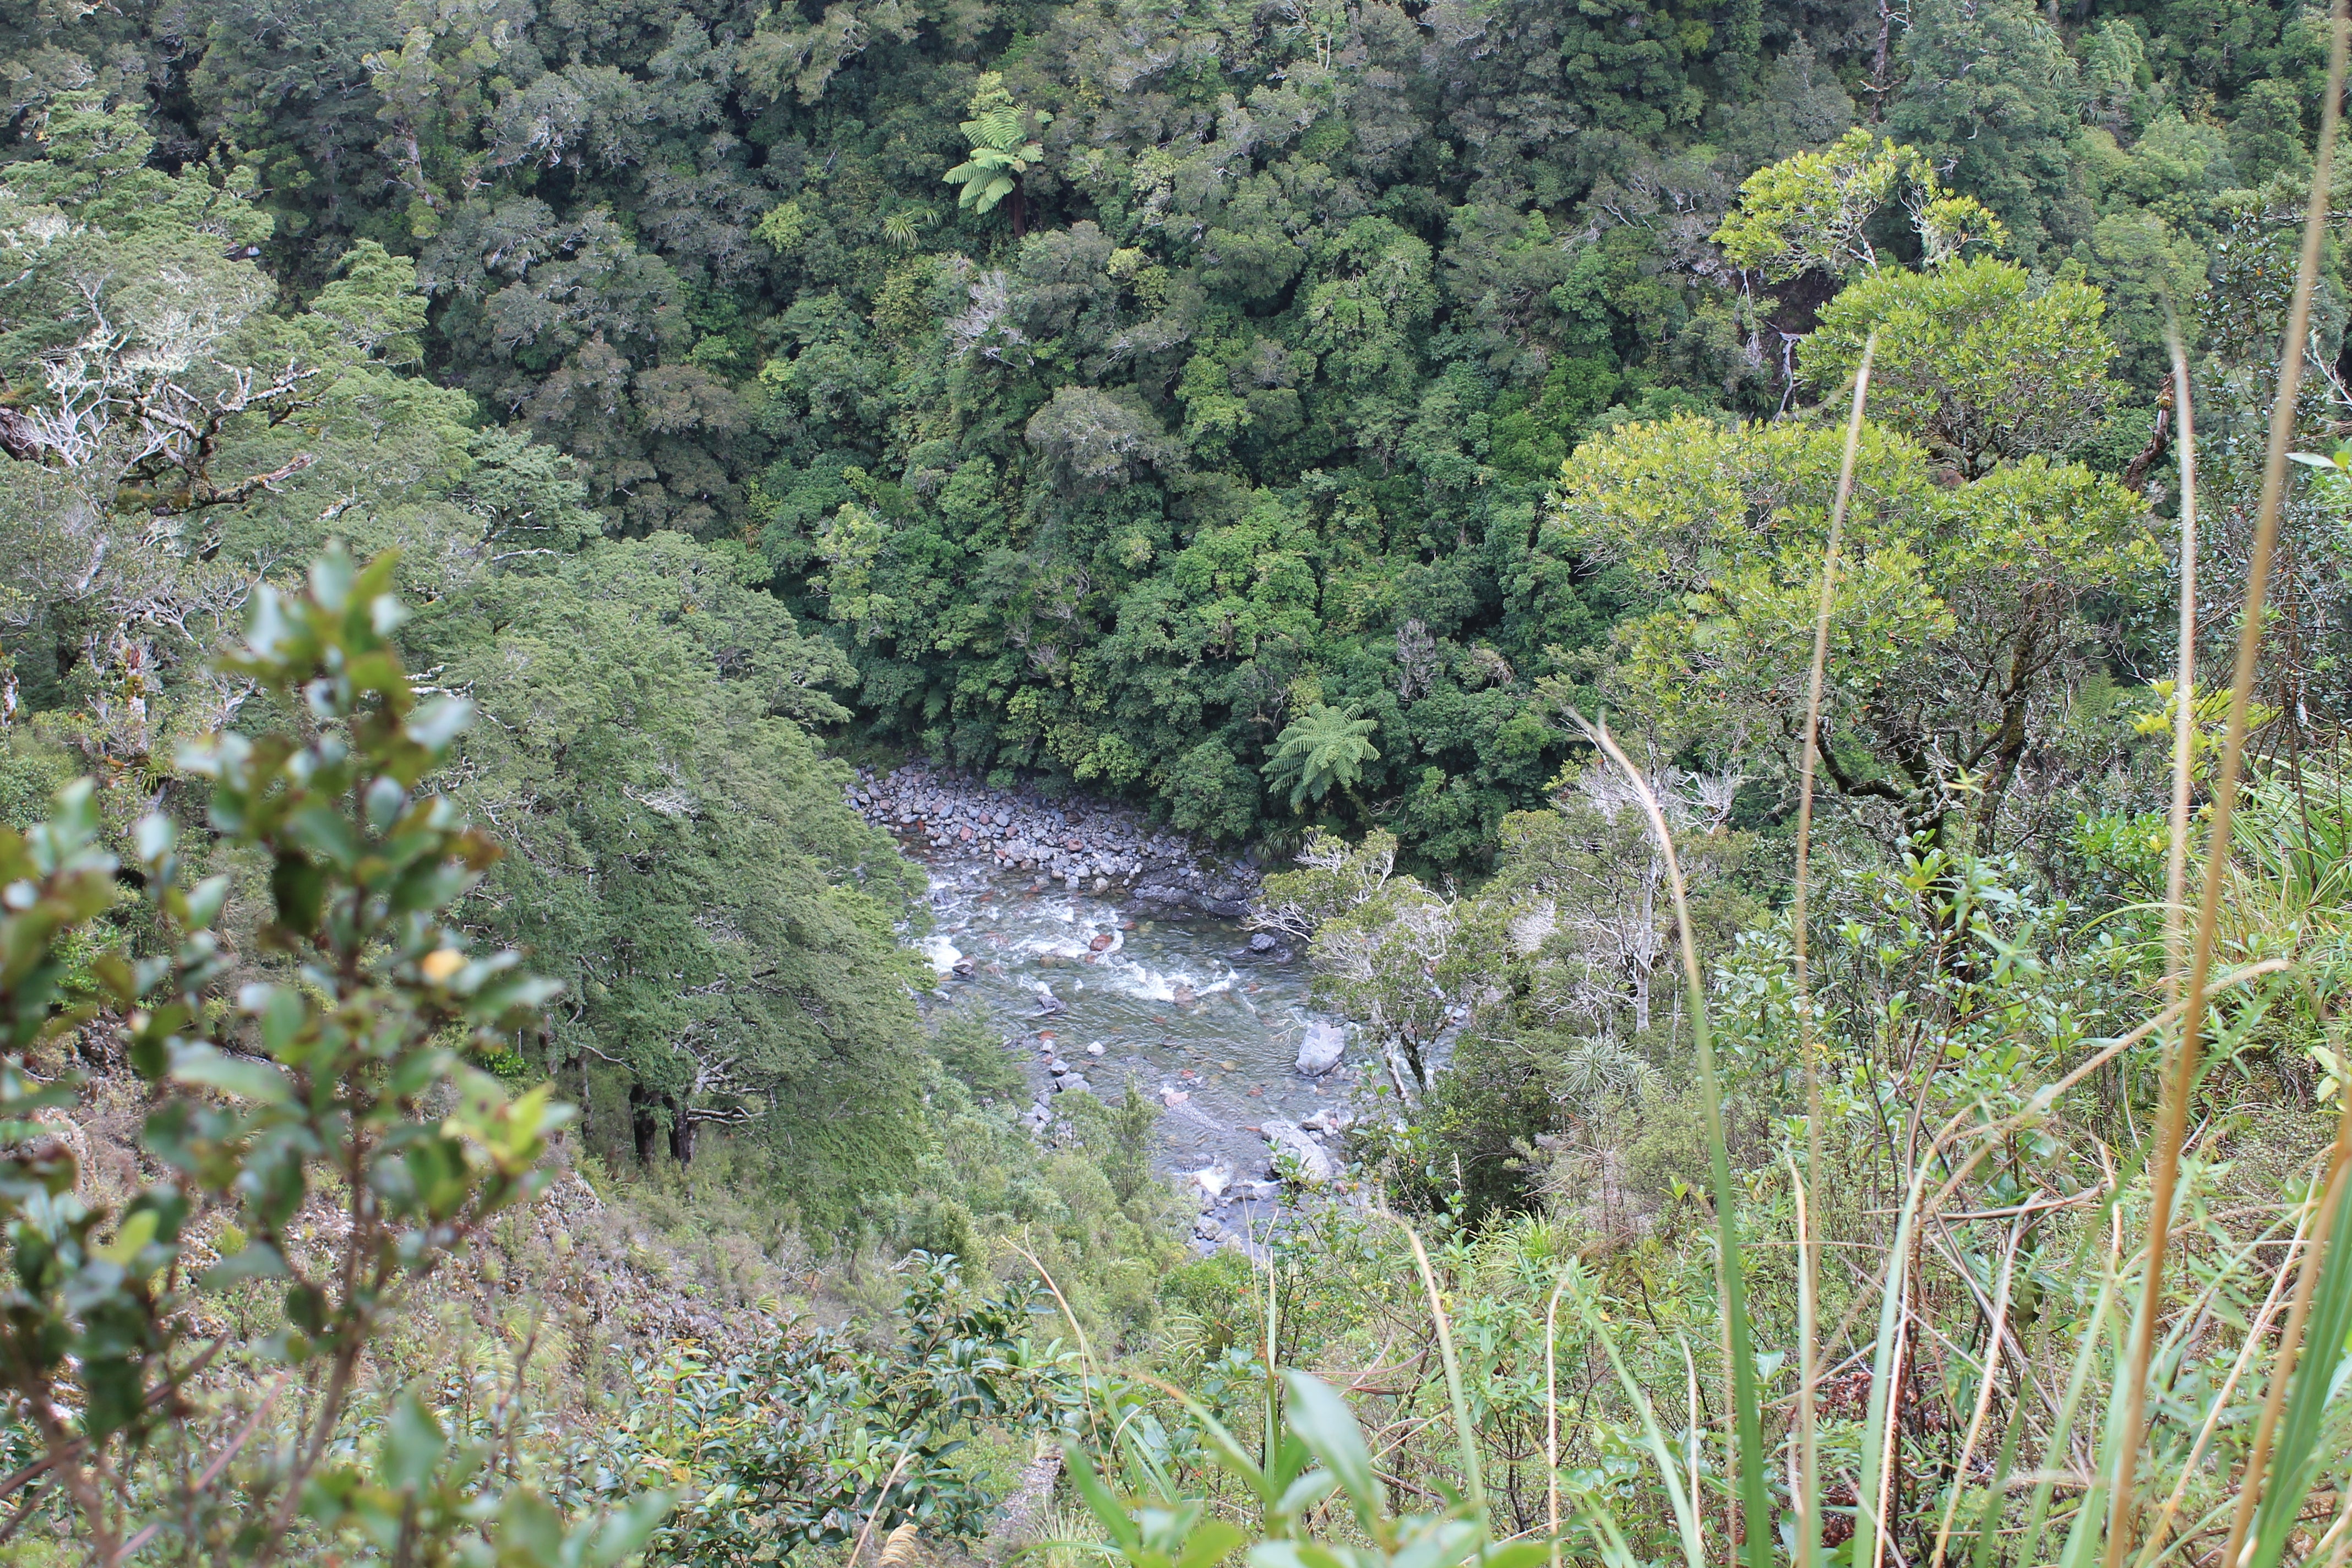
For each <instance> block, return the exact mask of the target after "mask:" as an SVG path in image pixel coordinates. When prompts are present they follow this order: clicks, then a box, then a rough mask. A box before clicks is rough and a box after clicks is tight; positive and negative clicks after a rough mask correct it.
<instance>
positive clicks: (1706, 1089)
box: [1585, 724, 1859, 1568]
mask: <svg viewBox="0 0 2352 1568" xmlns="http://www.w3.org/2000/svg"><path fill="white" fill-rule="evenodd" d="M1585 732H1586V733H1587V734H1588V735H1590V736H1591V738H1592V740H1593V742H1594V743H1595V744H1596V745H1598V746H1599V747H1600V748H1601V750H1602V751H1603V752H1606V753H1608V756H1609V760H1610V761H1611V762H1612V763H1615V764H1616V765H1617V766H1618V768H1619V769H1621V770H1622V772H1623V773H1624V774H1625V777H1626V780H1627V782H1629V783H1630V784H1632V785H1633V793H1634V795H1635V796H1636V797H1637V798H1638V799H1639V800H1640V801H1641V803H1642V810H1643V814H1644V815H1645V816H1648V817H1649V819H1650V832H1651V834H1652V835H1653V836H1654V837H1655V838H1656V839H1657V841H1658V854H1659V856H1660V858H1663V859H1664V861H1665V864H1666V884H1667V887H1668V889H1670V890H1671V891H1672V892H1673V894H1674V908H1675V930H1676V931H1678V932H1679V933H1680V934H1681V937H1682V957H1683V982H1684V984H1685V985H1686V986H1687V987H1688V988H1689V992H1690V1008H1691V1037H1692V1041H1693V1043H1694V1045H1695V1046H1696V1050H1697V1054H1698V1077H1699V1098H1700V1100H1701V1102H1702V1104H1703V1105H1704V1106H1705V1108H1706V1143H1707V1156H1708V1163H1709V1165H1710V1167H1711V1173H1712V1175H1713V1177H1714V1182H1713V1185H1714V1188H1715V1218H1716V1237H1717V1239H1716V1279H1717V1286H1718V1293H1719V1296H1720V1299H1721V1301H1720V1304H1721V1306H1722V1309H1723V1323H1724V1338H1725V1339H1726V1340H1727V1342H1728V1345H1729V1349H1730V1354H1731V1379H1730V1381H1731V1388H1730V1391H1729V1392H1730V1394H1731V1409H1732V1424H1733V1430H1734V1434H1735V1445H1736V1447H1735V1456H1734V1463H1735V1465H1736V1466H1737V1468H1738V1487H1739V1502H1740V1518H1741V1521H1742V1523H1743V1525H1744V1526H1745V1534H1746V1536H1747V1540H1746V1541H1745V1542H1743V1543H1742V1553H1743V1555H1745V1556H1746V1558H1747V1559H1748V1563H1749V1564H1750V1568H1771V1564H1772V1513H1771V1506H1770V1502H1769V1497H1768V1494H1767V1492H1766V1475H1765V1472H1766V1467H1767V1466H1768V1464H1769V1460H1768V1459H1767V1458H1766V1457H1765V1453H1764V1418H1763V1402H1762V1399H1761V1397H1760V1394H1759V1390H1758V1387H1757V1384H1756V1356H1755V1352H1754V1349H1753V1347H1752V1344H1751V1342H1750V1340H1749V1337H1748V1293H1747V1287H1746V1282H1745V1280H1744V1279H1743V1278H1742V1275H1741V1269H1740V1262H1739V1205H1738V1199H1737V1197H1736V1196H1735V1195H1734V1194H1733V1192H1732V1188H1731V1155H1730V1152H1729V1148H1728V1145H1727V1143H1726V1142H1725V1141H1724V1135H1723V1092H1722V1086H1721V1084H1720V1082H1719V1081H1718V1080H1717V1076H1716V1069H1715V1046H1714V1042H1713V1041H1712V1040H1711V1039H1710V1038H1709V1037H1708V1033H1707V1024H1706V984H1705V983H1704V982H1703V981H1702V979H1701V978H1700V975H1699V969H1698V943H1697V940H1696V938H1695V937H1694V936H1693V935H1692V934H1691V918H1690V900H1689V897H1688V895H1687V893H1686V892H1685V887H1684V883H1683V872H1682V864H1681V862H1680V861H1679V860H1678V859H1677V858H1675V836H1674V835H1673V834H1672V833H1670V832H1668V831H1667V829H1666V816H1665V813H1664V811H1663V810H1662V809H1660V807H1659V805H1658V797H1657V795H1655V793H1654V792H1653V791H1652V790H1651V788H1650V781H1649V780H1648V779H1647V778H1645V777H1643V773H1642V771H1641V770H1640V769H1639V768H1636V767H1635V766H1634V765H1633V763H1631V762H1629V761H1628V760H1627V759H1626V756H1625V753H1624V752H1622V751H1620V750H1619V749H1618V746H1617V742H1616V741H1615V740H1614V739H1613V738H1612V736H1611V735H1610V733H1609V731H1608V730H1607V728H1606V727H1605V726H1601V725H1591V724H1589V725H1586V726H1585ZM1857 1561H1859V1559H1857Z"/></svg>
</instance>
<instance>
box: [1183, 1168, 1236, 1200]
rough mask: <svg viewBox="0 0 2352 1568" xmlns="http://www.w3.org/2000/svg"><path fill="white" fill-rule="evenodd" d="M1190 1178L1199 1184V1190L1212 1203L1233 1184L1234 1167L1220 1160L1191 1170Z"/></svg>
mask: <svg viewBox="0 0 2352 1568" xmlns="http://www.w3.org/2000/svg"><path fill="white" fill-rule="evenodd" d="M1192 1180H1193V1181H1195V1182H1197V1183H1199V1184H1200V1187H1201V1191H1202V1193H1203V1194H1206V1195H1207V1196H1208V1198H1209V1201H1210V1202H1212V1203H1214V1202H1215V1201H1216V1200H1217V1199H1219V1198H1221V1197H1223V1196H1224V1195H1225V1189H1226V1188H1227V1187H1230V1186H1232V1185H1233V1184H1234V1168H1233V1167H1232V1166H1231V1165H1228V1164H1226V1163H1224V1162H1223V1160H1220V1161H1218V1162H1217V1163H1215V1164H1213V1165H1210V1166H1208V1167H1206V1168H1204V1169H1202V1170H1198V1171H1195V1172H1193V1173H1192Z"/></svg>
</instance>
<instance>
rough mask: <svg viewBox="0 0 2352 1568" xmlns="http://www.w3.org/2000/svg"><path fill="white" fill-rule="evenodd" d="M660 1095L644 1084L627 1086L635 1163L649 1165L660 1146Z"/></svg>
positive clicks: (630, 1130)
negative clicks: (635, 1146) (635, 1150)
mask: <svg viewBox="0 0 2352 1568" xmlns="http://www.w3.org/2000/svg"><path fill="white" fill-rule="evenodd" d="M660 1106H661V1096H659V1095H657V1094H656V1093H655V1092H654V1091H653V1090H652V1089H647V1088H646V1086H645V1085H644V1084H641V1083H633V1084H631V1085H630V1086H629V1132H630V1135H631V1137H632V1138H634V1139H635V1142H636V1145H637V1163H638V1164H640V1165H646V1166H650V1165H652V1163H654V1155H655V1153H656V1152H657V1151H658V1150H659V1149H660V1148H661V1130H662V1129H661V1114H660Z"/></svg>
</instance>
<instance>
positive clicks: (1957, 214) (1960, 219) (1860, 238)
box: [1715, 126, 2007, 281]
mask: <svg viewBox="0 0 2352 1568" xmlns="http://www.w3.org/2000/svg"><path fill="white" fill-rule="evenodd" d="M1898 195H1899V196H1900V198H1901V200H1902V203H1903V206H1904V210H1905V211H1906V212H1907V213H1908V214H1909V215H1910V217H1911V226H1912V228H1913V230H1914V231H1915V232H1916V234H1917V235H1918V237H1919V244H1920V248H1921V251H1922V259H1923V260H1924V261H1925V262H1926V263H1927V265H1928V266H1929V267H1940V266H1942V265H1943V264H1944V263H1945V262H1947V261H1949V260H1951V259H1952V258H1954V257H1956V256H1958V254H1959V253H1960V251H1961V250H1962V249H1963V248H1965V247H1968V246H1969V245H1971V244H1982V245H1990V246H1999V245H2000V244H2001V243H2003V242H2004V240H2005V239H2006V238H2007V231H2006V230H2005V229H2003V228H2002V226H2001V224H2000V219H1998V218H1996V217H1994V216H1993V215H1992V214H1991V213H1990V212H1989V211H1988V210H1986V208H1985V207H1984V206H1983V205H1982V204H1980V203H1979V202H1978V201H1976V200H1975V199H1974V198H1972V197H1969V196H1965V195H1957V194H1955V193H1953V192H1950V191H1947V190H1946V189H1945V188H1944V186H1943V184H1942V182H1941V181H1939V180H1938V179H1937V177H1936V169H1935V165H1934V164H1933V163H1930V162H1929V161H1928V159H1927V156H1926V155H1925V154H1924V153H1920V152H1919V151H1918V149H1916V148H1915V147H1903V146H1897V145H1896V144H1895V142H1891V141H1885V140H1879V141H1877V142H1875V144H1874V139H1873V138H1872V136H1871V133H1870V132H1868V131H1865V130H1864V129H1863V128H1861V127H1860V126H1856V127H1855V128H1854V129H1853V130H1851V131H1849V132H1846V133H1845V134H1844V135H1843V136H1842V137H1840V138H1838V140H1837V141H1836V142H1832V144H1831V145H1829V146H1828V147H1825V148H1823V149H1822V151H1820V152H1818V153H1814V152H1801V153H1791V154H1790V156H1788V157H1786V158H1783V159H1782V160H1780V162H1779V163H1770V164H1767V165H1766V166H1765V167H1763V168H1761V169H1759V170H1757V171H1756V173H1754V174H1750V175H1748V179H1747V181H1746V182H1745V183H1744V184H1741V185H1740V187H1739V205H1738V207H1737V208H1735V209H1734V210H1733V211H1732V213H1731V214H1730V216H1727V218H1725V219H1724V222H1723V226H1721V227H1720V228H1718V229H1717V230H1716V232H1715V242H1716V243H1717V245H1720V246H1721V247H1723V250H1724V254H1725V255H1726V256H1727V257H1729V258H1731V260H1732V262H1733V263H1734V264H1735V265H1738V266H1740V267H1752V268H1757V269H1758V270H1759V271H1760V272H1762V273H1763V274H1764V276H1765V277H1767V278H1769V279H1773V280H1775V281H1784V280H1786V279H1790V278H1794V277H1796V276H1797V275H1798V274H1799V273H1801V272H1808V271H1822V272H1828V273H1831V274H1833V275H1835V276H1839V277H1843V276H1844V275H1846V274H1848V273H1850V272H1853V271H1857V270H1860V271H1874V270H1876V268H1877V267H1878V263H1879V254H1878V249H1877V247H1875V246H1874V245H1872V244H1871V242H1870V239H1869V236H1868V233H1867V230H1868V229H1869V226H1870V223H1871V220H1872V219H1873V218H1874V217H1875V216H1878V213H1879V210H1880V209H1881V208H1883V207H1884V206H1885V205H1886V204H1887V203H1888V202H1889V201H1892V200H1895V198H1896V197H1897V196H1898Z"/></svg>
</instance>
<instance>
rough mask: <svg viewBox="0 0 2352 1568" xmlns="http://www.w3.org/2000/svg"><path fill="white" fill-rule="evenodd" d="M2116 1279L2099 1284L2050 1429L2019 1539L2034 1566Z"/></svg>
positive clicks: (2023, 1558) (2021, 1555) (2108, 1276)
mask: <svg viewBox="0 0 2352 1568" xmlns="http://www.w3.org/2000/svg"><path fill="white" fill-rule="evenodd" d="M2115 1296H2116V1276H2115V1270H2114V1269H2113V1268H2108V1270H2107V1271H2106V1272H2105V1275H2104V1276H2103V1277H2102V1278H2101V1279H2100V1281H2099V1299H2098V1300H2097V1301H2096V1302H2095V1303H2094V1304H2093V1306H2092V1308H2091V1321H2090V1323H2089V1326H2088V1327H2087V1328H2085V1329H2084V1333H2083V1341H2082V1344H2081V1346H2080V1347H2079V1348H2078V1349H2077V1350H2076V1351H2075V1352H2074V1372H2073V1373H2071V1374H2070V1375H2069V1376H2068V1378H2067V1380H2066V1394H2065V1397H2064V1398H2063V1399H2062V1400H2060V1401H2059V1405H2058V1414H2057V1416H2056V1417H2055V1418H2054V1419H2053V1421H2052V1423H2051V1426H2050V1441H2049V1443H2048V1444H2047V1445H2045V1446H2044V1447H2043V1448H2042V1469H2041V1479H2039V1480H2038V1481H2036V1482H2035V1483H2034V1486H2033V1499H2032V1502H2031V1503H2030V1504H2029V1505H2028V1506H2027V1508H2026V1511H2025V1528H2024V1531H2023V1532H2022V1533H2021V1535H2020V1537H2019V1543H2018V1548H2017V1558H2016V1560H2017V1561H2018V1562H2020V1563H2035V1562H2038V1561H2040V1560H2039V1559H2038V1558H2037V1557H2036V1556H2035V1555H2034V1553H2035V1552H2039V1551H2040V1550H2041V1547H2042V1529H2043V1527H2044V1526H2045V1525H2046V1524H2047V1523H2048V1522H2049V1519H2050V1500H2051V1498H2052V1497H2053V1496H2054V1495H2055V1494H2056V1492H2057V1489H2058V1473H2059V1471H2058V1467H2059V1466H2060V1465H2061V1464H2063V1463H2064V1461H2065V1458H2066V1448H2067V1445H2068V1444H2069V1443H2070V1442H2071V1441H2072V1440H2073V1438H2074V1416H2075V1415H2076V1413H2077V1412H2079V1411H2080V1410H2081V1409H2082V1405H2083V1394H2084V1390H2086V1389H2087V1388H2089V1387H2090V1384H2091V1367H2092V1364H2093V1363H2095V1362H2096V1361H2097V1360H2098V1354H2099V1329H2100V1325H2102V1324H2103V1323H2105V1321H2106V1320H2107V1317H2108V1314H2109V1313H2111V1312H2113V1311H2114V1310H2115Z"/></svg>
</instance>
